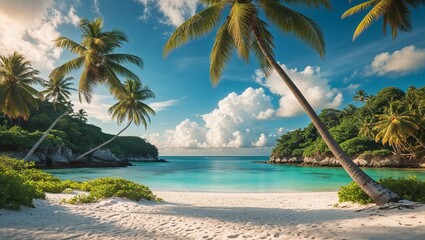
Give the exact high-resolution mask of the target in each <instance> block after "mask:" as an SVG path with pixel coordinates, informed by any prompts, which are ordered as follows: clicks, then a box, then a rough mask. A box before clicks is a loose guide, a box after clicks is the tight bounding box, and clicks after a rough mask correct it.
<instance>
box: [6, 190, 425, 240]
mask: <svg viewBox="0 0 425 240" xmlns="http://www.w3.org/2000/svg"><path fill="white" fill-rule="evenodd" d="M154 193H155V194H156V195H158V197H161V198H163V199H164V201H165V202H164V203H154V202H149V201H139V202H134V201H129V200H125V199H120V198H110V199H105V200H102V201H100V202H97V203H91V204H82V205H68V204H61V203H60V199H62V198H64V197H65V198H69V197H72V196H73V195H72V194H50V193H49V194H47V198H46V200H36V201H35V202H34V203H35V205H36V208H34V209H32V208H23V209H22V210H21V211H20V212H14V211H9V210H3V209H1V210H0V239H65V238H66V239H117V238H120V239H161V240H162V239H307V238H308V239H343V238H346V239H397V238H398V239H420V238H421V237H423V236H424V234H425V230H424V229H423V226H424V224H425V205H418V206H417V207H416V208H415V209H401V210H399V209H391V210H379V209H378V208H377V207H372V206H371V205H365V206H360V205H355V204H348V203H342V204H338V207H334V204H335V203H337V194H336V192H335V191H331V192H329V191H328V192H303V193H211V192H178V191H154ZM362 209H363V210H362ZM359 210H362V211H359Z"/></svg>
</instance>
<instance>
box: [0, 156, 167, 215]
mask: <svg viewBox="0 0 425 240" xmlns="http://www.w3.org/2000/svg"><path fill="white" fill-rule="evenodd" d="M0 182H1V184H0V193H1V194H0V208H7V209H13V210H19V209H20V206H27V207H34V205H33V204H32V201H33V200H34V199H44V198H45V192H50V193H61V192H68V193H69V192H70V191H72V189H77V190H83V191H88V192H89V194H88V195H77V196H75V197H74V198H72V199H70V200H66V201H64V202H67V203H73V204H75V203H85V202H96V201H99V200H100V199H103V198H109V197H121V198H128V199H131V200H134V201H139V200H141V199H147V200H150V201H157V202H160V201H162V200H161V199H160V198H157V197H156V196H155V195H154V194H153V193H152V191H151V190H150V189H149V188H148V187H146V186H144V185H141V184H137V183H134V182H131V181H128V180H125V179H122V178H99V179H94V180H90V181H87V182H82V183H80V182H76V181H72V180H61V179H59V178H57V177H55V176H53V175H51V174H48V173H46V172H44V171H42V170H39V169H34V164H33V163H31V162H25V161H22V160H17V159H13V158H8V157H4V156H0Z"/></svg>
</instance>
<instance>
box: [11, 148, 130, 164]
mask: <svg viewBox="0 0 425 240" xmlns="http://www.w3.org/2000/svg"><path fill="white" fill-rule="evenodd" d="M26 153H27V150H25V151H21V152H4V153H3V154H4V155H7V156H9V157H13V158H17V159H23V158H24V157H25V154H26ZM76 157H78V154H74V153H73V152H72V150H71V149H69V148H67V147H65V146H57V147H49V148H39V149H37V150H36V151H35V152H34V154H33V155H32V156H31V158H30V159H29V160H30V161H33V162H34V163H35V165H36V166H37V167H39V168H75V167H125V166H131V164H130V163H129V162H128V161H127V160H126V159H120V158H117V157H116V156H115V155H114V154H113V153H112V152H111V151H110V150H107V149H106V150H103V149H100V150H98V151H96V152H94V153H93V154H92V155H91V156H90V157H88V158H85V159H83V160H78V161H77V160H75V158H76Z"/></svg>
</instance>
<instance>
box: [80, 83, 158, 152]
mask: <svg viewBox="0 0 425 240" xmlns="http://www.w3.org/2000/svg"><path fill="white" fill-rule="evenodd" d="M124 89H125V93H124V94H120V95H118V96H117V97H116V98H117V99H118V102H117V103H115V104H114V105H113V106H112V107H110V108H109V113H110V114H112V118H113V119H114V118H116V119H117V122H118V124H121V123H122V122H124V120H126V119H127V121H128V123H127V125H126V126H125V127H124V128H123V129H122V130H121V131H119V132H118V133H117V134H116V135H115V136H114V137H113V138H111V139H109V140H108V141H106V142H104V143H102V144H100V145H99V146H97V147H95V148H93V149H91V150H90V151H88V152H86V153H84V154H82V155H81V156H79V157H78V158H76V160H80V159H82V158H83V157H85V156H87V155H88V154H90V153H93V152H95V151H97V150H98V149H99V148H101V147H103V146H105V145H106V144H108V143H110V142H112V141H113V140H114V139H115V138H117V137H118V135H120V134H121V133H122V132H124V131H125V130H126V129H127V128H128V127H129V126H130V125H131V124H132V123H133V122H134V124H136V125H137V126H139V125H140V124H141V123H142V124H143V125H144V126H145V128H146V127H147V124H148V122H149V123H150V117H149V114H152V115H155V111H154V110H153V109H152V108H151V107H149V106H148V105H147V104H146V103H144V102H143V101H146V100H148V99H150V98H154V97H155V94H154V93H153V92H152V91H151V90H150V89H149V87H148V86H143V85H142V83H141V82H140V81H139V80H127V81H126V82H125V83H124Z"/></svg>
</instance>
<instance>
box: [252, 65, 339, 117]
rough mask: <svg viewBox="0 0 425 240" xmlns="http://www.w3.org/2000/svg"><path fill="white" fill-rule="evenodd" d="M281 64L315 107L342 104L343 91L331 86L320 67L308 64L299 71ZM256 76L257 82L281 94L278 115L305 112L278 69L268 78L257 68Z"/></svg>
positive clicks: (329, 106)
mask: <svg viewBox="0 0 425 240" xmlns="http://www.w3.org/2000/svg"><path fill="white" fill-rule="evenodd" d="M281 66H282V68H283V70H285V72H286V73H287V74H288V75H289V77H290V78H291V79H292V81H293V82H294V83H295V85H297V87H298V88H299V90H300V91H301V93H302V94H303V95H304V97H305V98H306V99H307V101H308V102H309V103H310V104H311V106H312V107H313V108H314V109H316V110H321V109H323V108H338V107H339V106H340V105H341V103H342V100H343V98H342V97H343V96H342V93H340V91H338V90H337V89H335V88H331V86H330V85H329V83H328V80H327V79H326V78H323V77H322V76H321V74H320V68H319V67H311V66H307V67H306V68H305V69H304V70H302V71H298V70H297V69H289V68H287V67H286V66H285V65H284V64H281ZM254 78H255V81H256V82H257V83H259V84H260V85H262V86H264V87H267V88H269V89H270V91H271V92H272V93H274V94H277V95H279V96H280V100H279V105H280V108H279V109H278V110H277V111H276V113H275V114H276V115H277V116H281V117H292V116H296V115H299V114H301V113H303V109H302V108H301V105H300V104H299V103H298V101H297V100H296V98H295V97H294V95H293V94H292V92H291V91H290V90H289V88H288V87H287V86H286V85H285V83H284V82H283V81H282V79H281V78H280V76H279V75H278V74H277V73H276V71H273V72H272V74H271V75H270V76H269V77H268V78H266V77H265V75H264V73H263V72H261V71H260V70H257V71H256V73H255V76H254Z"/></svg>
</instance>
